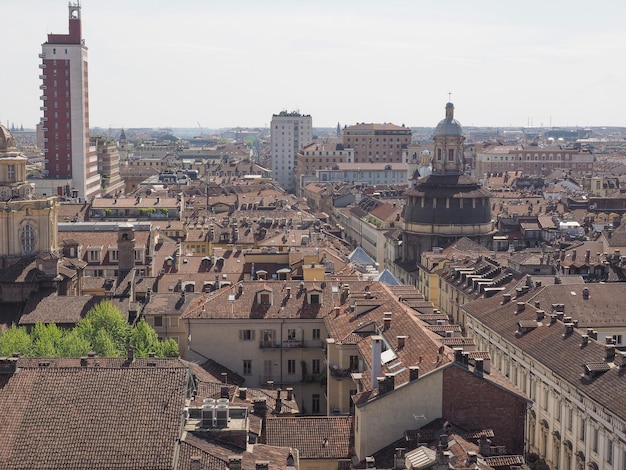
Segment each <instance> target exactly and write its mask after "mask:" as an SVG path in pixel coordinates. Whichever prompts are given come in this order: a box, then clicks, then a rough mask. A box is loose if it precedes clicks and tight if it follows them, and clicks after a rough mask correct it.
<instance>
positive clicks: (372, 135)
mask: <svg viewBox="0 0 626 470" xmlns="http://www.w3.org/2000/svg"><path fill="white" fill-rule="evenodd" d="M411 135H412V131H411V129H410V128H409V127H405V126H404V125H402V126H397V125H395V124H391V123H383V124H374V123H370V124H367V123H357V124H355V125H353V126H346V127H344V128H343V130H342V142H343V145H344V147H345V148H350V149H354V163H363V162H370V163H400V162H402V154H403V150H405V149H406V148H407V146H408V145H409V144H410V143H411Z"/></svg>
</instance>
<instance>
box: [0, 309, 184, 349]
mask: <svg viewBox="0 0 626 470" xmlns="http://www.w3.org/2000/svg"><path fill="white" fill-rule="evenodd" d="M127 346H133V347H134V348H135V354H136V355H137V356H138V357H147V356H148V354H150V353H154V354H156V355H157V356H159V357H178V355H179V354H178V345H177V344H176V342H175V341H174V340H171V339H170V340H167V341H160V340H159V337H158V335H157V333H156V331H154V329H153V328H152V327H151V326H150V325H148V323H146V321H145V320H144V319H141V321H139V323H137V325H136V326H135V327H132V326H131V325H129V324H128V322H127V321H126V319H125V318H124V317H123V316H122V314H121V313H120V311H119V310H118V309H117V308H116V307H115V305H113V304H112V303H111V302H110V301H104V302H101V303H99V304H98V305H96V306H95V307H93V308H92V309H91V310H89V312H87V315H86V316H85V318H84V319H82V320H81V321H80V322H78V323H77V324H76V326H75V327H74V328H73V329H71V330H65V329H63V328H60V327H58V326H57V325H56V324H54V323H52V324H49V325H46V324H43V323H37V324H36V325H35V326H34V328H33V330H32V331H31V333H30V334H29V333H28V332H27V331H26V329H25V328H23V327H17V326H15V325H13V326H11V328H9V329H7V330H5V331H3V332H2V333H0V355H2V356H11V355H12V354H13V353H17V352H19V353H21V354H22V355H24V356H33V357H80V356H85V355H87V353H88V352H89V351H94V352H95V353H96V354H98V355H99V356H102V357H124V356H126V354H127Z"/></svg>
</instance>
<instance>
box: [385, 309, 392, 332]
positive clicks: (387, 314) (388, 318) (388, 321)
mask: <svg viewBox="0 0 626 470" xmlns="http://www.w3.org/2000/svg"><path fill="white" fill-rule="evenodd" d="M391 315H392V313H391V312H384V313H383V328H384V330H385V331H387V330H388V329H389V328H391Z"/></svg>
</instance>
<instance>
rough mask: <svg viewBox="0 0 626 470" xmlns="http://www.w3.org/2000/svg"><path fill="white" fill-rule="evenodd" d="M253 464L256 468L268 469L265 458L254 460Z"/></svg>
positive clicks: (260, 469)
mask: <svg viewBox="0 0 626 470" xmlns="http://www.w3.org/2000/svg"><path fill="white" fill-rule="evenodd" d="M254 465H255V467H254V468H255V469H256V470H269V469H270V463H269V462H268V461H267V460H257V461H256V462H254Z"/></svg>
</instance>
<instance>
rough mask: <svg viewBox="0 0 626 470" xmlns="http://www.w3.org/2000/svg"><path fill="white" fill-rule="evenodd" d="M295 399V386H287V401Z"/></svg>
mask: <svg viewBox="0 0 626 470" xmlns="http://www.w3.org/2000/svg"><path fill="white" fill-rule="evenodd" d="M292 400H293V387H287V401H292Z"/></svg>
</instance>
